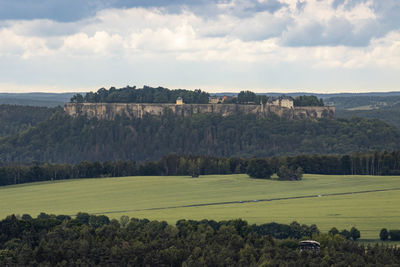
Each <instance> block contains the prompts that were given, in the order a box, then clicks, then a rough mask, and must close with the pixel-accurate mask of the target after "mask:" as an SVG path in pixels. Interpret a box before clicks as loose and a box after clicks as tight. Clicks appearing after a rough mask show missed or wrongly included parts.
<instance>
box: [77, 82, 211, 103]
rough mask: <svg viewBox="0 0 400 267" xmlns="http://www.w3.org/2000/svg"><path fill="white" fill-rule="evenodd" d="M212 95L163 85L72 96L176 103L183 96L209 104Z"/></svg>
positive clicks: (93, 100) (80, 99) (79, 99)
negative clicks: (171, 88)
mask: <svg viewBox="0 0 400 267" xmlns="http://www.w3.org/2000/svg"><path fill="white" fill-rule="evenodd" d="M209 96H210V95H209V94H208V93H206V92H202V91H201V90H200V89H197V90H194V91H190V90H185V89H176V90H170V89H167V88H163V87H157V88H153V87H150V86H144V87H143V88H136V86H133V87H130V86H126V87H124V88H120V89H116V88H115V87H111V88H110V89H109V90H107V89H105V88H101V89H99V90H98V91H97V92H94V93H93V92H89V93H87V94H86V95H85V96H83V95H81V94H76V95H74V96H73V97H72V98H71V102H73V103H82V102H87V103H175V102H176V99H177V98H178V97H182V98H183V101H184V103H187V104H207V103H208V97H209Z"/></svg>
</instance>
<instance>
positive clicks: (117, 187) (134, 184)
mask: <svg viewBox="0 0 400 267" xmlns="http://www.w3.org/2000/svg"><path fill="white" fill-rule="evenodd" d="M382 189H390V190H389V191H380V192H363V193H353V194H345V195H327V194H332V193H348V192H360V191H370V190H382ZM399 189H400V177H398V176H397V177H394V176H390V177H389V176H386V177H382V176H380V177H376V176H328V175H305V176H304V178H303V180H302V181H298V182H282V181H276V180H260V179H250V178H249V177H248V176H247V175H209V176H200V177H199V178H196V179H195V178H190V177H184V176H173V177H172V176H170V177H123V178H102V179H82V180H67V181H55V182H44V183H33V184H24V185H17V186H5V187H1V188H0V218H4V217H5V216H7V215H10V214H20V215H22V214H24V213H28V214H31V215H37V214H38V213H40V212H46V213H53V214H68V215H74V214H76V213H77V212H79V211H83V212H88V213H94V214H106V215H107V216H109V217H110V218H119V217H120V216H121V215H128V216H130V217H137V218H148V219H157V220H166V221H168V222H169V223H172V224H174V223H175V222H176V221H177V220H178V219H183V218H185V219H196V220H199V219H205V218H207V219H214V220H226V219H233V218H243V219H245V220H247V221H248V222H250V223H259V224H260V223H267V222H272V221H274V222H279V223H290V222H292V221H294V220H296V221H298V222H300V223H305V224H313V223H315V224H317V226H318V227H319V229H320V230H322V231H323V232H325V231H328V230H329V229H330V228H331V227H333V226H335V227H337V228H338V229H339V230H340V229H343V228H347V229H350V228H351V227H352V226H356V227H357V228H358V229H359V230H360V231H361V235H362V238H370V239H371V238H377V237H378V235H379V231H380V229H381V228H383V227H386V228H388V229H399V228H400V224H399V222H400V214H399V212H398V210H399V205H400V190H399ZM318 195H320V196H318ZM301 196H309V197H306V198H297V199H283V200H271V201H262V200H264V199H265V200H266V199H276V198H291V197H301ZM254 200H258V201H254ZM230 201H232V202H235V203H231V204H226V203H223V202H230ZM240 201H243V203H241V202H240ZM246 201H249V202H246ZM221 202H222V203H221ZM210 203H215V204H214V205H204V206H196V207H182V206H186V205H197V204H210Z"/></svg>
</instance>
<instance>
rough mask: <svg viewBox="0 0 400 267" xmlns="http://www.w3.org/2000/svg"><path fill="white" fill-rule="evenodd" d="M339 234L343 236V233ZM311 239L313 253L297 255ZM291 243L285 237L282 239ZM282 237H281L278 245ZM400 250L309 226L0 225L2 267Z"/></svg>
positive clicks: (64, 218)
mask: <svg viewBox="0 0 400 267" xmlns="http://www.w3.org/2000/svg"><path fill="white" fill-rule="evenodd" d="M345 231H346V232H349V231H347V230H345ZM311 237H312V238H314V239H315V240H317V241H319V242H320V244H321V250H320V252H319V253H318V252H312V251H303V252H301V251H300V250H299V241H300V240H302V239H310V238H311ZM277 238H279V239H277ZM287 238H290V239H287ZM280 239H282V240H280ZM399 264H400V249H399V248H395V247H388V246H385V245H375V246H364V245H360V244H358V243H356V242H354V241H351V240H346V239H345V238H344V237H343V236H342V235H340V234H333V232H332V231H331V233H329V234H320V233H319V231H318V228H317V227H316V226H315V225H311V226H307V225H300V224H299V223H297V222H293V223H292V224H290V225H282V224H275V223H270V224H264V225H249V224H248V223H247V222H246V221H243V220H240V219H237V220H231V221H223V222H216V221H212V220H203V221H187V220H180V221H178V222H177V223H176V226H173V225H168V224H167V223H166V222H159V221H149V220H146V219H141V220H139V219H135V218H132V219H129V217H127V216H122V217H121V219H120V220H119V221H118V220H115V219H112V220H110V219H109V218H108V217H106V216H104V215H89V214H86V213H78V214H77V216H76V218H74V219H71V217H70V216H68V215H58V216H55V215H48V214H45V213H41V214H40V215H39V216H38V217H37V218H35V219H33V218H32V217H31V216H29V215H27V214H24V215H22V217H20V218H17V217H16V216H14V215H12V216H9V217H7V218H6V219H4V220H2V221H0V265H2V266H16V265H19V266H27V265H30V266H38V265H40V266H97V265H102V266H350V265H351V266H383V265H387V266H398V265H399Z"/></svg>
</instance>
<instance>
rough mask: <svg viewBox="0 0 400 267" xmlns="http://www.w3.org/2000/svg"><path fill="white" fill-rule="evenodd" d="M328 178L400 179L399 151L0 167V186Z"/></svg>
mask: <svg viewBox="0 0 400 267" xmlns="http://www.w3.org/2000/svg"><path fill="white" fill-rule="evenodd" d="M304 172H305V173H309V174H330V175H400V151H394V152H370V153H355V154H350V155H299V156H294V157H270V158H250V159H247V158H234V157H232V158H225V157H212V156H178V155H168V156H164V157H162V158H161V159H160V160H158V161H145V162H141V163H136V162H135V161H105V162H99V161H95V162H88V161H82V162H80V163H78V164H56V163H55V164H51V163H42V164H40V163H35V164H30V165H16V164H5V165H3V166H1V165H0V185H2V186H3V185H12V184H22V183H30V182H38V181H51V180H64V179H73V178H98V177H123V176H138V175H140V176H168V175H189V176H192V177H197V176H199V175H208V174H244V173H247V174H249V176H250V177H254V178H269V177H270V176H271V175H272V174H273V173H277V174H278V177H279V178H280V179H282V180H300V179H301V177H302V174H303V173H304Z"/></svg>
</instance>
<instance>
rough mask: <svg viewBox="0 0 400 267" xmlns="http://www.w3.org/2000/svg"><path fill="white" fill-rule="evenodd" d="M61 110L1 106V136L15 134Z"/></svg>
mask: <svg viewBox="0 0 400 267" xmlns="http://www.w3.org/2000/svg"><path fill="white" fill-rule="evenodd" d="M57 110H61V108H46V107H32V106H16V105H0V136H5V135H10V134H15V133H18V132H20V131H23V130H26V129H28V128H29V127H31V126H35V125H37V124H38V123H40V122H43V121H45V120H47V119H49V118H50V117H51V116H52V115H53V114H54V113H55V112H56V111H57Z"/></svg>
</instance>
